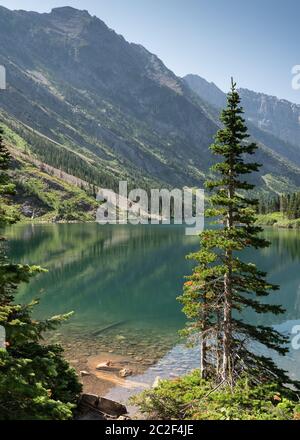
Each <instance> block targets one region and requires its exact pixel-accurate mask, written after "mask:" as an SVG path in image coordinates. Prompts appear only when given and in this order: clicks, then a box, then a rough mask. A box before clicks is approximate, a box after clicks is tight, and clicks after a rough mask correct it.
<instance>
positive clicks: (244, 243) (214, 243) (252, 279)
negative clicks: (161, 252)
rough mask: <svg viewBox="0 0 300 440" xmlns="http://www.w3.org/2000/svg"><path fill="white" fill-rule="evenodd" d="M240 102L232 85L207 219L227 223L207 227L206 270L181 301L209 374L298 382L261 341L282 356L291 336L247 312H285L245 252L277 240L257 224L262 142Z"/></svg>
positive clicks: (200, 268)
mask: <svg viewBox="0 0 300 440" xmlns="http://www.w3.org/2000/svg"><path fill="white" fill-rule="evenodd" d="M242 114H243V109H242V108H241V106H240V97H239V94H238V92H237V90H236V84H235V83H234V82H233V81H232V86H231V91H230V93H229V94H228V100H227V108H226V109H225V110H223V112H222V114H221V121H222V123H223V128H222V129H221V130H219V132H218V133H217V135H216V138H215V142H214V144H212V146H211V151H212V153H213V154H214V155H216V156H218V157H221V161H220V162H218V163H216V164H215V165H214V166H213V167H212V173H213V174H214V175H215V176H216V178H215V180H209V181H207V182H206V186H207V188H208V189H209V190H211V191H212V193H213V194H212V195H211V197H210V209H208V210H207V212H206V215H207V216H209V217H217V218H218V219H219V220H218V223H221V226H220V225H219V226H216V227H215V228H212V229H209V230H205V231H204V232H203V233H202V234H201V236H200V242H201V248H200V251H199V252H197V253H195V254H192V255H190V256H189V258H191V259H194V260H196V262H197V263H198V265H197V266H196V267H195V269H194V270H193V273H192V275H191V276H189V277H187V278H188V281H187V282H186V283H185V287H184V293H183V295H182V296H181V297H180V300H181V302H182V303H183V304H184V312H185V313H186V315H187V317H188V318H189V322H188V324H187V328H186V330H185V334H187V335H189V336H191V334H194V335H195V334H196V335H197V334H200V337H201V349H202V361H201V366H202V376H204V377H205V376H207V375H209V374H211V375H213V376H216V377H217V379H218V381H221V382H227V383H230V384H233V383H234V382H235V380H236V379H237V378H238V377H239V376H240V375H241V374H243V373H246V372H247V373H248V374H250V375H252V377H254V378H255V379H258V380H268V379H271V380H274V379H275V380H277V381H279V382H280V383H286V382H290V380H289V378H288V376H287V375H286V373H285V372H284V371H282V370H280V369H279V368H277V367H276V365H275V364H274V362H273V361H272V360H271V359H270V358H268V357H266V356H263V355H259V354H257V353H255V350H254V349H253V347H254V346H255V344H256V343H259V344H263V345H264V346H265V347H266V348H267V349H271V350H275V351H276V352H278V353H279V354H281V355H284V354H285V353H286V352H287V348H286V347H285V346H284V343H285V342H286V339H285V338H284V337H283V336H282V335H281V334H279V333H278V332H277V331H275V330H274V329H273V328H271V327H267V326H263V325H252V324H250V323H247V322H245V321H244V320H243V317H242V313H243V312H244V310H245V309H247V308H250V309H252V310H254V311H255V312H256V313H258V314H261V313H273V314H281V313H283V312H284V310H283V309H282V307H281V306H279V305H269V304H266V303H264V302H262V301H261V299H262V298H264V297H266V296H268V295H269V294H270V293H271V292H272V291H276V290H277V289H278V286H275V285H272V284H271V283H269V282H268V281H267V280H266V273H264V272H262V271H261V270H259V269H258V268H257V267H256V265H255V264H254V263H252V262H244V261H243V260H242V259H241V258H240V253H241V251H243V250H245V249H246V248H249V247H252V248H254V249H260V248H265V247H267V246H269V243H268V242H267V241H266V240H265V239H264V238H262V237H261V235H260V233H261V232H262V229H261V228H259V227H257V226H255V212H256V210H257V206H258V201H257V200H256V199H253V198H251V197H250V195H249V191H250V190H253V189H254V185H252V184H250V183H249V182H248V181H247V180H246V176H247V175H249V174H250V173H252V172H256V171H258V170H259V167H260V165H259V164H258V163H256V162H249V161H247V159H246V158H247V156H249V155H253V154H254V153H255V151H256V149H257V145H256V144H255V143H253V142H250V141H249V139H248V138H249V135H248V134H247V127H246V125H245V121H244V119H243V117H242Z"/></svg>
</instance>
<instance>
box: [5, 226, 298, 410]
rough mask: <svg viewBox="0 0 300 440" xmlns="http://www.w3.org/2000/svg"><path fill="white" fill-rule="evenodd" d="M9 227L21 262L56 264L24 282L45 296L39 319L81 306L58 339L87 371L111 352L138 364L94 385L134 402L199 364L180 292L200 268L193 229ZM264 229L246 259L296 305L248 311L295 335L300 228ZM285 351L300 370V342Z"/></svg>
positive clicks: (89, 384)
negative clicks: (183, 332) (263, 242)
mask: <svg viewBox="0 0 300 440" xmlns="http://www.w3.org/2000/svg"><path fill="white" fill-rule="evenodd" d="M5 233H6V236H7V237H8V239H9V254H10V257H11V258H12V259H13V260H14V261H17V262H21V263H26V264H27V263H28V264H39V265H41V266H43V267H45V268H46V269H48V273H46V274H41V275H39V276H37V277H36V278H35V279H33V280H32V282H31V283H30V284H29V285H23V286H22V287H21V289H20V291H19V293H18V296H17V300H18V301H19V302H29V301H30V300H32V299H33V298H36V297H39V298H40V300H41V301H40V305H39V306H38V307H37V309H36V312H35V314H36V317H37V318H46V317H49V316H52V315H57V314H60V313H66V312H69V311H74V312H75V314H74V316H73V317H72V318H71V319H70V321H69V322H68V323H67V324H65V325H64V326H62V328H61V329H59V331H57V332H55V333H53V334H51V335H50V336H49V342H60V343H61V344H62V345H63V346H64V348H65V353H66V357H67V359H68V360H69V361H70V362H71V364H72V365H73V366H74V367H75V368H76V369H77V370H78V371H79V370H86V369H87V370H89V369H90V365H91V363H90V359H97V356H99V357H101V356H102V355H103V353H105V354H106V356H107V357H110V356H111V357H113V356H119V357H120V356H121V358H122V359H123V360H124V362H125V363H126V362H127V365H128V366H129V367H130V368H132V369H133V373H134V376H132V377H130V378H126V379H124V380H123V382H122V381H121V383H114V382H109V378H108V380H107V384H106V385H107V386H105V387H103V388H101V386H100V385H99V388H97V385H96V382H95V381H92V380H91V379H90V378H89V377H87V378H83V383H84V385H85V387H86V389H88V391H93V390H94V389H96V391H97V390H98V391H99V390H100V391H101V392H102V393H105V394H106V395H107V396H109V397H111V398H114V399H116V400H120V401H123V402H126V401H127V398H128V397H129V396H130V395H132V394H134V393H136V392H138V391H139V390H141V389H143V387H145V386H151V385H152V383H153V382H154V381H155V379H156V378H157V377H161V378H164V377H175V376H179V375H182V374H184V373H186V372H187V371H190V370H192V369H194V368H196V367H197V366H198V364H199V352H198V350H197V349H193V350H189V349H187V348H185V347H184V345H183V344H182V341H180V339H179V337H178V330H179V329H180V328H182V327H183V326H184V323H185V317H184V315H183V314H182V312H181V305H180V304H179V303H178V301H176V298H177V297H178V296H179V295H180V294H181V291H182V284H183V282H184V276H185V275H188V274H189V273H190V272H191V270H192V267H193V263H192V262H190V261H186V260H185V255H187V254H188V253H189V252H193V251H195V250H197V248H198V243H199V239H198V237H188V236H186V235H185V229H184V228H183V227H181V226H151V225H145V226H127V225H118V226H101V225H97V224H61V225H55V224H53V225H52V224H49V225H36V224H35V225H15V226H12V227H10V228H7V230H6V232H5ZM264 235H265V236H266V238H268V239H269V240H270V241H271V243H272V245H271V247H270V248H268V249H264V250H261V251H254V250H247V251H246V252H245V253H244V255H243V258H244V259H245V260H247V261H253V262H255V263H256V264H257V265H258V266H259V267H260V268H262V269H263V270H266V271H267V272H268V273H269V279H270V280H271V281H272V282H274V283H278V284H280V285H281V289H280V291H279V292H278V293H275V294H273V295H272V296H271V297H269V299H268V301H269V302H271V303H273V304H276V303H281V304H282V305H283V307H284V308H285V309H286V313H285V315H282V316H275V317H274V316H272V315H266V316H263V315H261V316H258V317H257V316H255V315H254V314H253V313H251V312H250V313H249V312H246V313H245V318H246V319H247V320H249V321H251V322H254V323H257V324H264V325H266V324H268V325H274V326H275V327H277V328H279V329H280V330H281V331H282V332H283V333H285V334H287V335H288V336H291V330H292V327H293V325H296V324H299V323H300V290H299V289H300V270H299V267H300V266H299V263H300V233H299V232H297V231H289V230H272V229H268V230H266V231H265V233H264ZM291 337H292V336H291ZM102 358H103V356H102ZM121 358H120V359H121ZM107 360H109V359H107ZM276 360H278V361H279V362H280V364H281V365H282V366H284V367H285V368H286V369H287V370H289V372H290V373H291V375H292V376H293V377H295V378H296V377H297V378H298V379H300V351H299V350H291V351H290V354H289V355H288V356H287V357H286V358H280V359H277V358H276ZM90 373H92V374H93V375H94V373H95V371H90ZM99 381H100V382H101V379H99V378H98V382H99ZM102 382H103V383H105V380H103V381H102ZM130 382H132V383H134V386H131V385H130ZM100 391H99V392H100Z"/></svg>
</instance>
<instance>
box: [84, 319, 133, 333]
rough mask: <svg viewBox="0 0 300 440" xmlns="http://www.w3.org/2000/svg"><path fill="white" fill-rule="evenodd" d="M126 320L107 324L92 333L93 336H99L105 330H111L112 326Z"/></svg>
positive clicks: (116, 325) (123, 322)
mask: <svg viewBox="0 0 300 440" xmlns="http://www.w3.org/2000/svg"><path fill="white" fill-rule="evenodd" d="M125 322H126V321H119V322H113V323H112V324H109V325H106V326H105V327H102V328H100V329H99V330H96V331H95V332H93V333H92V336H98V335H100V333H103V332H105V331H106V330H110V329H112V328H115V327H118V326H119V325H123V324H125Z"/></svg>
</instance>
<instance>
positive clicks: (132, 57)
mask: <svg viewBox="0 0 300 440" xmlns="http://www.w3.org/2000/svg"><path fill="white" fill-rule="evenodd" d="M0 38H1V41H2V45H1V47H0V64H4V65H6V67H7V81H8V89H7V90H6V91H5V92H3V93H1V94H0V120H2V123H4V124H6V125H7V126H8V127H9V128H10V129H12V130H15V131H16V133H17V134H19V135H21V136H23V137H24V139H25V141H26V142H27V145H28V149H29V150H30V153H32V154H34V155H36V156H37V158H38V159H40V160H42V161H43V162H45V163H48V164H49V165H51V166H54V167H56V168H57V167H61V169H62V171H65V172H68V173H70V174H73V175H76V173H77V177H79V178H83V179H84V180H86V181H88V182H90V183H91V184H96V185H98V186H107V185H110V186H111V187H113V188H112V189H114V188H115V185H117V182H118V181H119V180H129V181H130V183H131V185H134V186H139V187H148V188H149V187H158V186H159V187H163V186H165V187H182V186H202V185H203V181H204V180H205V176H206V175H207V174H208V173H209V171H208V170H209V167H210V165H212V163H213V161H214V159H213V157H212V156H211V155H210V154H208V147H209V145H210V144H211V143H212V141H213V137H214V135H215V133H216V131H217V130H218V128H219V126H220V123H219V121H218V110H217V109H216V108H214V107H213V106H211V105H210V103H209V102H207V101H206V100H205V99H203V97H201V96H200V97H199V94H196V93H195V92H194V91H193V90H192V89H191V87H190V86H189V85H188V84H187V83H186V81H185V80H184V79H181V78H179V77H177V76H176V75H175V74H174V73H173V72H172V71H171V70H170V69H168V67H167V66H165V64H164V63H163V61H161V60H160V59H159V58H158V57H157V56H156V55H155V54H152V53H151V52H149V51H148V50H147V49H146V48H144V47H143V46H141V45H139V44H136V43H128V42H127V41H126V40H125V39H124V37H122V36H120V35H118V34H117V33H116V32H115V31H113V30H111V29H110V28H109V27H108V26H107V25H106V24H105V23H104V22H103V21H101V20H100V19H98V18H97V17H95V16H91V15H90V14H89V13H88V12H87V11H78V10H76V9H75V8H55V9H53V10H52V11H51V12H50V13H46V14H38V13H35V12H33V13H31V12H26V11H16V12H13V11H9V10H7V9H6V8H3V7H1V8H0ZM12 42H13V44H12ZM31 130H32V131H31ZM257 130H258V129H257ZM257 134H258V135H259V136H261V137H263V138H264V139H263V142H260V148H259V151H258V153H257V158H258V159H259V160H260V161H261V162H262V163H263V164H264V168H263V170H262V171H261V173H260V175H259V176H257V177H255V182H256V183H258V184H260V186H262V187H265V188H266V184H265V180H266V179H265V178H264V176H266V175H272V179H274V180H275V181H277V182H279V183H280V182H281V179H282V178H284V179H286V181H287V185H288V186H289V187H292V188H296V187H298V186H300V166H299V168H298V167H297V165H295V162H294V161H293V160H291V158H288V157H286V156H285V155H284V154H283V155H282V154H280V151H279V150H280V146H281V144H280V141H278V139H277V140H276V139H275V138H272V139H271V137H270V134H269V133H267V134H265V132H264V135H263V136H262V134H261V132H260V131H257ZM47 139H48V140H47ZM273 142H274V144H276V143H277V144H278V145H277V147H276V148H274V149H273V148H272V145H269V143H270V144H272V143H273ZM292 150H293V148H292ZM292 150H291V154H290V155H291V157H292V154H294V150H293V151H292ZM295 154H296V153H295ZM85 159H86V160H85ZM58 161H60V164H59V163H58ZM266 189H267V190H268V188H266Z"/></svg>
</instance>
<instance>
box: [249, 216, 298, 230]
mask: <svg viewBox="0 0 300 440" xmlns="http://www.w3.org/2000/svg"><path fill="white" fill-rule="evenodd" d="M256 224H257V225H260V226H274V227H276V228H287V229H300V218H297V219H289V218H287V217H286V216H285V215H284V214H282V213H280V212H272V213H270V214H259V215H258V216H257V221H256Z"/></svg>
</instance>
